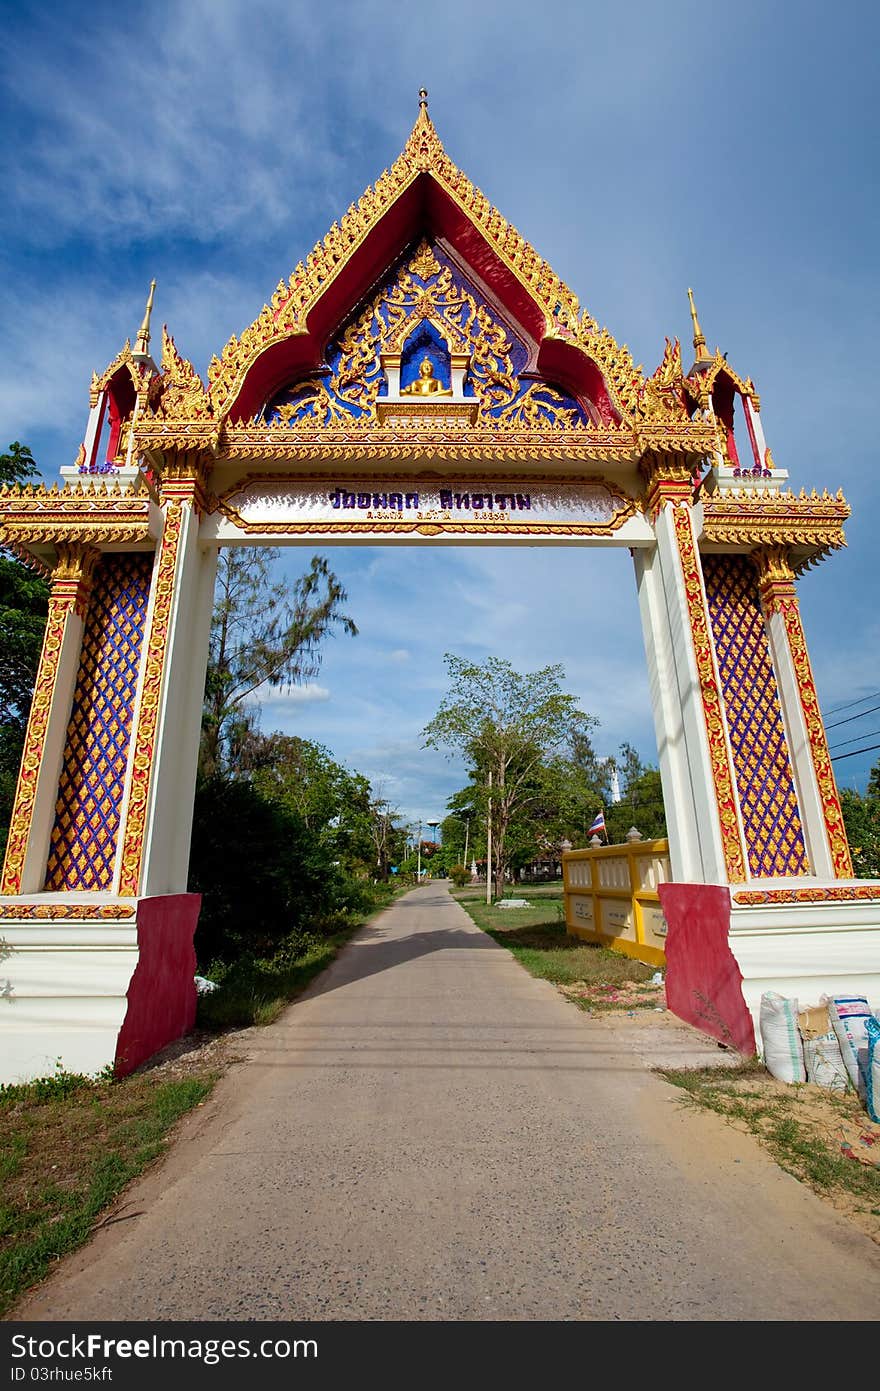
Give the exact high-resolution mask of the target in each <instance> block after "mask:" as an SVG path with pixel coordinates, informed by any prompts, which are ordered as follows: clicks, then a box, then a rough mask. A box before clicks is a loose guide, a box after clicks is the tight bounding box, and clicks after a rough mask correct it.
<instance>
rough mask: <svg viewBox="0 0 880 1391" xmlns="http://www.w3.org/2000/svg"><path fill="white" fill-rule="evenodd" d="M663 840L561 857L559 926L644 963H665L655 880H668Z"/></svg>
mask: <svg viewBox="0 0 880 1391" xmlns="http://www.w3.org/2000/svg"><path fill="white" fill-rule="evenodd" d="M670 877H671V876H670V870H669V842H668V841H666V840H637V841H632V842H629V843H628V844H626V845H602V846H599V847H597V848H594V849H592V850H569V851H567V852H566V853H565V854H563V856H562V880H563V886H564V891H565V926H566V931H567V932H568V933H569V934H570V935H571V936H573V937H581V938H582V939H583V940H584V941H585V942H601V943H602V945H603V946H606V947H612V948H613V949H614V951H619V952H623V954H624V955H625V956H634V957H635V958H636V959H637V960H638V961H644V962H646V963H647V964H648V965H649V966H663V965H665V964H666V953H665V950H664V948H665V943H666V923H665V920H664V918H663V910H662V909H661V907H660V895H659V894H658V892H657V886H658V884H666V883H668V882H669V879H670Z"/></svg>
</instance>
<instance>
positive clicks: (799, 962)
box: [729, 879, 880, 1051]
mask: <svg viewBox="0 0 880 1391" xmlns="http://www.w3.org/2000/svg"><path fill="white" fill-rule="evenodd" d="M807 887H808V888H809V890H810V891H821V890H823V889H826V890H828V891H829V892H833V893H835V894H840V893H841V892H846V891H847V890H852V891H854V892H857V891H858V890H859V889H861V890H863V891H865V890H869V889H873V890H875V891H877V890H880V881H877V880H868V879H854V880H841V879H834V880H826V881H817V880H815V879H811V880H791V881H781V880H779V879H775V880H772V881H770V880H766V881H753V882H751V883H749V884H748V885H742V886H739V885H737V886H736V887H735V888H734V889H733V890H732V895H731V897H732V902H731V914H730V938H729V941H730V949H731V951H732V952H733V955H734V956H735V957H736V961H737V964H738V965H739V969H740V971H741V972H742V976H743V982H742V991H743V996H744V998H745V1002H746V1006H747V1008H748V1009H749V1011H750V1012H751V1015H752V1019H753V1020H754V1025H755V1042H756V1044H757V1045H758V1050H759V1051H761V1030H760V1009H761V996H762V995H763V993H764V992H765V991H767V990H772V991H775V992H776V993H777V994H778V995H783V996H785V997H786V998H787V999H796V1000H797V1001H798V1004H799V1007H800V1008H801V1009H803V1008H805V1007H806V1006H807V1005H816V1004H818V1003H819V997H820V996H821V995H840V994H847V995H865V996H867V998H868V1001H869V1003H870V1005H871V1008H872V1010H880V897H878V898H875V899H873V900H871V899H867V898H865V899H862V900H858V899H855V898H853V899H849V900H847V899H840V900H837V901H834V900H828V899H826V900H824V901H822V900H818V901H816V902H814V903H809V902H798V903H768V904H762V905H757V906H756V905H742V904H737V903H736V901H735V898H734V897H733V896H734V895H735V894H736V893H743V892H750V893H752V892H755V891H761V890H767V891H770V892H776V893H778V892H780V891H782V892H790V891H791V890H792V889H798V888H801V889H802V888H807Z"/></svg>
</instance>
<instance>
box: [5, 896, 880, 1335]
mask: <svg viewBox="0 0 880 1391" xmlns="http://www.w3.org/2000/svg"><path fill="white" fill-rule="evenodd" d="M625 1034H626V1031H625V1030H624V1029H623V1028H622V1026H621V1025H620V1024H616V1025H615V1024H614V1023H612V1022H609V1021H602V1020H591V1019H589V1018H587V1017H586V1016H584V1015H583V1014H581V1013H579V1012H578V1011H577V1010H576V1009H575V1008H574V1007H573V1006H572V1005H570V1004H568V1003H566V1002H565V1001H564V1000H563V999H562V998H561V997H560V996H559V995H558V993H557V992H556V991H555V990H554V989H553V987H552V986H550V985H548V984H546V983H545V982H542V981H536V980H533V979H532V978H531V977H530V976H528V975H527V974H526V973H525V971H523V970H522V969H521V968H520V967H519V966H518V965H517V963H516V962H515V961H514V959H513V958H512V957H511V956H510V955H509V953H508V952H506V951H504V950H503V949H502V948H500V947H497V946H496V945H495V944H494V943H493V942H492V941H491V940H490V939H489V938H488V937H486V936H484V935H483V934H482V933H480V932H479V931H477V929H476V928H474V926H473V925H472V923H471V921H470V919H469V918H468V917H467V915H466V914H465V913H464V911H463V910H462V909H461V908H460V907H459V905H458V904H457V903H455V902H454V900H452V899H451V898H450V896H449V894H448V893H447V892H446V890H445V888H443V887H442V886H438V885H433V884H428V885H424V886H421V887H420V888H418V889H416V890H414V891H413V892H412V893H410V894H408V895H407V896H406V897H405V898H404V899H402V900H399V901H398V902H397V903H396V904H395V905H394V906H393V907H392V908H390V909H389V910H388V911H386V912H385V913H384V914H382V915H381V916H380V917H379V918H378V919H377V920H376V921H375V922H374V923H373V925H372V926H370V927H368V928H366V929H365V930H364V931H363V932H362V933H361V934H360V935H359V937H358V938H357V939H356V940H355V941H354V942H353V943H352V944H351V945H350V946H349V947H348V948H346V950H345V951H344V952H343V953H342V954H341V955H340V957H339V958H338V959H337V961H336V962H335V963H334V965H333V966H332V967H331V969H330V970H329V972H327V973H326V974H325V975H324V976H323V977H322V978H321V980H320V981H319V982H318V983H317V985H316V986H314V987H313V988H312V991H311V992H310V993H309V995H308V996H307V997H304V998H302V999H301V1000H300V1001H298V1002H297V1003H296V1004H294V1005H293V1006H292V1007H291V1008H290V1009H288V1010H287V1011H286V1013H285V1015H284V1017H283V1018H282V1019H281V1020H280V1021H279V1022H278V1023H276V1024H275V1025H273V1026H272V1027H271V1028H269V1029H265V1030H260V1031H254V1032H253V1034H251V1035H249V1038H250V1039H252V1040H253V1043H252V1046H251V1045H249V1052H250V1056H249V1058H248V1059H247V1060H246V1061H245V1062H243V1063H239V1064H236V1065H235V1066H234V1067H233V1068H232V1070H231V1071H230V1072H229V1073H228V1074H227V1075H226V1077H225V1078H224V1080H223V1081H222V1082H221V1084H220V1085H219V1087H218V1089H217V1091H216V1092H215V1095H214V1097H213V1098H212V1100H211V1101H210V1102H209V1103H208V1105H206V1106H205V1107H204V1108H203V1109H202V1110H200V1111H198V1112H197V1113H196V1115H195V1116H194V1117H192V1118H190V1119H189V1120H188V1121H187V1122H185V1123H184V1128H183V1132H182V1135H181V1138H180V1140H179V1142H178V1143H177V1144H176V1145H175V1146H174V1149H173V1152H172V1153H171V1155H170V1156H169V1158H168V1160H167V1161H166V1162H165V1163H164V1164H163V1165H162V1166H161V1168H159V1169H158V1170H156V1171H154V1172H153V1173H152V1174H150V1175H148V1176H147V1178H146V1179H145V1180H144V1181H142V1182H141V1183H140V1184H138V1185H137V1186H136V1187H135V1189H134V1190H133V1191H131V1192H129V1193H128V1194H127V1195H126V1198H127V1202H128V1206H127V1207H126V1208H125V1209H124V1210H123V1213H122V1215H123V1216H126V1215H128V1220H124V1221H120V1222H118V1223H116V1224H114V1225H111V1226H109V1227H107V1228H105V1229H104V1230H103V1231H101V1232H99V1233H98V1235H97V1237H96V1238H95V1239H94V1240H93V1241H92V1243H91V1244H90V1246H89V1247H88V1248H86V1249H85V1250H84V1251H82V1252H80V1253H78V1254H77V1255H75V1256H74V1257H72V1258H70V1259H69V1260H68V1261H67V1262H66V1263H65V1264H64V1265H63V1266H62V1267H61V1269H60V1270H59V1272H58V1273H57V1274H56V1275H55V1276H54V1277H53V1278H52V1279H51V1280H50V1281H48V1282H47V1283H46V1284H45V1285H44V1286H43V1287H42V1289H41V1290H39V1291H37V1292H36V1294H35V1296H33V1297H32V1298H31V1299H30V1300H27V1301H25V1303H24V1304H23V1305H21V1306H19V1309H18V1310H16V1312H15V1314H14V1315H12V1317H13V1318H15V1319H36V1320H48V1319H64V1320H67V1319H70V1320H81V1319H94V1320H99V1319H100V1320H113V1319H145V1320H147V1319H148V1320H152V1319H157V1320H178V1319H211V1320H217V1319H233V1320H237V1319H256V1320H280V1319H299V1320H308V1319H351V1320H361V1319H370V1320H376V1319H379V1320H386V1319H406V1320H420V1319H432V1320H442V1319H457V1320H489V1319H505V1320H536V1319H563V1320H615V1319H623V1320H718V1319H724V1320H761V1321H766V1320H771V1319H772V1320H781V1319H791V1320H814V1319H818V1320H832V1319H833V1320H837V1319H844V1320H853V1319H872V1320H873V1319H876V1318H877V1316H878V1313H880V1250H878V1248H877V1247H876V1246H875V1245H874V1244H873V1243H872V1242H871V1241H870V1240H869V1239H868V1238H867V1237H863V1236H861V1235H860V1234H859V1233H858V1232H857V1231H856V1230H855V1229H853V1228H851V1227H850V1226H849V1225H848V1224H847V1223H846V1222H845V1221H844V1220H843V1219H840V1218H837V1217H836V1215H835V1214H834V1213H833V1212H832V1211H830V1209H828V1208H827V1207H826V1206H825V1205H823V1204H821V1203H820V1202H819V1201H818V1200H817V1199H816V1198H814V1197H813V1195H812V1194H810V1193H809V1192H808V1191H807V1190H806V1189H804V1188H803V1187H801V1185H799V1184H798V1183H797V1182H796V1181H795V1180H794V1179H791V1178H789V1177H787V1176H786V1175H784V1174H783V1173H782V1172H781V1171H780V1170H778V1169H777V1168H776V1167H775V1166H774V1165H773V1164H772V1163H771V1162H770V1161H769V1159H767V1158H766V1157H765V1156H764V1155H763V1154H762V1153H761V1151H760V1150H759V1149H758V1148H757V1146H756V1145H755V1144H754V1143H753V1142H752V1141H751V1140H750V1139H749V1138H748V1137H745V1136H739V1135H737V1134H736V1133H735V1132H734V1131H733V1130H731V1129H730V1128H728V1127H726V1126H725V1125H724V1124H723V1122H721V1121H720V1120H719V1119H718V1118H717V1117H714V1116H712V1115H708V1114H703V1113H694V1112H690V1111H686V1110H683V1109H682V1107H681V1105H680V1102H679V1098H680V1093H678V1092H676V1090H675V1089H674V1088H672V1087H670V1086H669V1085H668V1084H666V1083H665V1082H663V1081H662V1080H660V1079H659V1078H657V1077H655V1076H652V1075H651V1074H650V1073H649V1072H648V1070H647V1068H646V1067H645V1065H644V1063H643V1061H642V1059H641V1058H640V1056H639V1048H633V1047H632V1045H631V1042H627V1041H626V1040H625ZM673 1036H674V1031H673ZM682 1036H683V1037H684V1038H685V1039H690V1040H691V1041H692V1040H693V1038H694V1037H695V1036H694V1035H690V1034H688V1033H686V1031H685V1029H684V1026H682ZM626 1037H627V1038H629V1036H626ZM684 1051H685V1052H686V1051H687V1044H685V1045H684ZM131 1214H137V1215H131Z"/></svg>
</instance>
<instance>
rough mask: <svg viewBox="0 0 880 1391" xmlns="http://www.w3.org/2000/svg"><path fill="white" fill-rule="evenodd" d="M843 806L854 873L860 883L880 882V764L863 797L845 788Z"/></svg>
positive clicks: (871, 777)
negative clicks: (867, 881) (865, 880)
mask: <svg viewBox="0 0 880 1391" xmlns="http://www.w3.org/2000/svg"><path fill="white" fill-rule="evenodd" d="M840 806H841V810H842V812H843V824H844V826H845V827H846V838H847V840H848V841H849V848H850V853H851V855H852V862H853V872H854V873H855V875H856V877H857V878H858V879H878V878H880V763H878V764H877V766H876V767H875V768H873V769H872V770H871V775H870V778H869V779H868V786H867V789H866V791H865V795H864V797H862V796H861V795H860V794H859V793H858V792H856V791H855V790H854V789H853V788H850V787H844V788H843V789H842V790H841V793H840Z"/></svg>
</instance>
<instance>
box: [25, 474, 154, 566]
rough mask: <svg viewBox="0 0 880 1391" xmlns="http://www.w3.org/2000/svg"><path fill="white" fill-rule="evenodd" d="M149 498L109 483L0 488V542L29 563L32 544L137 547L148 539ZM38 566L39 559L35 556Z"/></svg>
mask: <svg viewBox="0 0 880 1391" xmlns="http://www.w3.org/2000/svg"><path fill="white" fill-rule="evenodd" d="M150 536H151V532H150V498H149V494H148V493H147V492H146V490H145V489H144V490H141V491H138V492H134V491H132V490H125V491H123V489H121V488H119V487H118V485H114V484H113V483H112V482H110V483H104V482H101V483H96V484H94V486H89V487H77V488H61V489H59V488H57V487H52V488H46V487H43V486H42V485H41V486H39V487H27V488H20V489H14V488H0V544H2V545H5V546H9V548H10V549H11V550H12V551H14V552H15V553H16V554H17V555H22V556H25V557H27V559H28V560H30V561H33V560H34V559H35V558H34V557H33V556H32V555H31V554H30V547H31V546H34V545H47V544H48V545H54V546H56V547H58V546H59V545H64V544H65V543H67V544H77V543H78V544H88V545H93V546H99V545H111V544H118V543H126V544H129V545H134V544H137V543H138V542H143V541H146V540H148V539H150ZM36 559H37V564H38V565H40V564H41V563H42V558H36Z"/></svg>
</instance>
